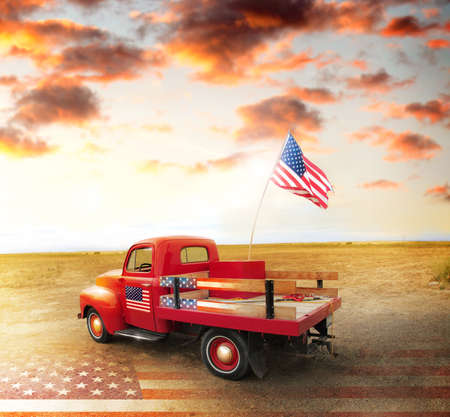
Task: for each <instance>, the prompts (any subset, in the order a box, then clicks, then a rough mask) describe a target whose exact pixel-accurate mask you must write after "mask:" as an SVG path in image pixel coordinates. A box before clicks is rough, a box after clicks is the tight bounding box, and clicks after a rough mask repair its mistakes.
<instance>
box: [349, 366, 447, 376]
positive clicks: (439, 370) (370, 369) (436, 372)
mask: <svg viewBox="0 0 450 417" xmlns="http://www.w3.org/2000/svg"><path fill="white" fill-rule="evenodd" d="M342 373H343V374H344V375H351V376H450V366H360V367H358V368H350V369H345V370H343V371H342Z"/></svg>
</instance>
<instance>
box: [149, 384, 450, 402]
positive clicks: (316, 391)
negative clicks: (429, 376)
mask: <svg viewBox="0 0 450 417" xmlns="http://www.w3.org/2000/svg"><path fill="white" fill-rule="evenodd" d="M227 395H230V390H223V389H204V390H202V389H195V390H192V389H143V390H142V397H143V398H144V399H160V400H163V399H164V400H168V399H204V398H224V397H226V396H227ZM276 395H277V397H279V398H303V399H304V398H355V399H356V398H397V399H398V398H440V399H444V398H450V387H415V386H411V387H393V386H389V387H378V386H373V387H312V388H296V389H290V388H286V387H285V388H284V389H283V390H282V391H277V394H276Z"/></svg>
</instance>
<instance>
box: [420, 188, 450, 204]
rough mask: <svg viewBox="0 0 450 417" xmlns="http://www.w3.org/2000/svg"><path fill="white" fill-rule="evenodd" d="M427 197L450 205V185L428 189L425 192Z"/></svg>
mask: <svg viewBox="0 0 450 417" xmlns="http://www.w3.org/2000/svg"><path fill="white" fill-rule="evenodd" d="M425 195H426V196H432V197H435V198H437V199H439V200H443V201H446V202H447V203H450V185H448V183H446V184H444V185H437V186H435V187H432V188H428V190H426V191H425Z"/></svg>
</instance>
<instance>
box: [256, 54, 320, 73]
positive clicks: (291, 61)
mask: <svg viewBox="0 0 450 417" xmlns="http://www.w3.org/2000/svg"><path fill="white" fill-rule="evenodd" d="M321 57H322V55H317V56H311V51H310V50H307V51H303V52H300V53H298V54H292V53H290V54H288V55H287V56H283V58H279V59H276V60H273V61H269V62H264V63H262V64H257V65H255V66H254V67H253V68H252V70H251V73H252V75H256V76H258V75H261V74H262V73H270V72H278V71H292V70H296V69H302V68H304V67H306V66H307V65H308V64H312V63H316V65H319V66H320V65H321V64H320V61H319V60H320V58H321Z"/></svg>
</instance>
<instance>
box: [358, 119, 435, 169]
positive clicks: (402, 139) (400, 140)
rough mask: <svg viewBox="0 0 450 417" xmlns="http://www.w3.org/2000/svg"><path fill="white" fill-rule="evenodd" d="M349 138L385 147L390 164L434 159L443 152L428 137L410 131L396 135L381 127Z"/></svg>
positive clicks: (366, 130) (372, 128) (375, 127)
mask: <svg viewBox="0 0 450 417" xmlns="http://www.w3.org/2000/svg"><path fill="white" fill-rule="evenodd" d="M349 136H350V139H351V140H357V141H368V142H369V143H370V145H371V146H382V147H384V148H385V149H386V152H387V153H386V156H385V157H384V160H386V161H389V162H399V161H409V160H421V159H432V158H434V157H435V156H436V153H437V152H440V151H441V150H442V147H441V146H440V145H439V144H438V143H436V142H435V141H434V140H432V139H431V138H429V137H428V136H423V135H420V134H418V133H413V132H411V131H409V130H407V131H405V132H401V133H396V132H393V131H392V130H388V129H385V128H383V127H381V126H372V127H369V128H365V129H362V130H360V131H357V132H353V133H352V134H350V135H349Z"/></svg>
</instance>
